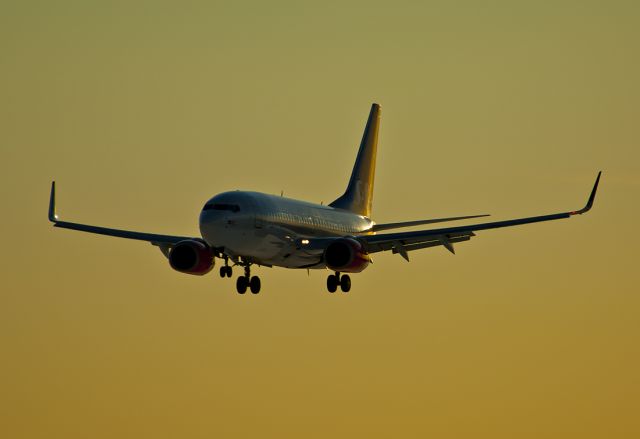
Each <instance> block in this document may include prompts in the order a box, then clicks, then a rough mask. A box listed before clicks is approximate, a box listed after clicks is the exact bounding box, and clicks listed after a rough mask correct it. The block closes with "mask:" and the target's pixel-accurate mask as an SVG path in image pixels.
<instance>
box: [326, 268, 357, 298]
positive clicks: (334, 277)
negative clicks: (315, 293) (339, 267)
mask: <svg viewBox="0 0 640 439" xmlns="http://www.w3.org/2000/svg"><path fill="white" fill-rule="evenodd" d="M338 285H339V286H340V289H341V290H342V292H343V293H348V292H349V290H351V278H350V277H349V275H348V274H343V275H342V276H341V275H340V273H339V272H337V271H336V274H330V275H329V277H327V290H329V292H330V293H335V292H336V291H337V289H338Z"/></svg>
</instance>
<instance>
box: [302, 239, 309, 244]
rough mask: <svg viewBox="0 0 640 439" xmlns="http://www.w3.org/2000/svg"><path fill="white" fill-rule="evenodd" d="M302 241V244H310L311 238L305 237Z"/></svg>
mask: <svg viewBox="0 0 640 439" xmlns="http://www.w3.org/2000/svg"><path fill="white" fill-rule="evenodd" d="M300 242H302V245H307V244H309V240H308V239H303V240H302V241H300Z"/></svg>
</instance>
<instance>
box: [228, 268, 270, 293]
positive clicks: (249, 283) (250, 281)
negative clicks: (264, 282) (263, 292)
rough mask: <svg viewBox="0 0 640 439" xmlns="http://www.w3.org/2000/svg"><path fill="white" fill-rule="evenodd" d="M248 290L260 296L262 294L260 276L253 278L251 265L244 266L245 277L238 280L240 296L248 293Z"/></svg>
mask: <svg viewBox="0 0 640 439" xmlns="http://www.w3.org/2000/svg"><path fill="white" fill-rule="evenodd" d="M229 268H231V267H229ZM221 270H222V269H221ZM247 288H249V289H250V290H251V292H252V293H253V294H258V293H259V292H260V278H259V277H258V276H251V265H250V264H247V265H245V266H244V276H240V277H238V280H237V281H236V290H237V291H238V294H244V293H246V292H247Z"/></svg>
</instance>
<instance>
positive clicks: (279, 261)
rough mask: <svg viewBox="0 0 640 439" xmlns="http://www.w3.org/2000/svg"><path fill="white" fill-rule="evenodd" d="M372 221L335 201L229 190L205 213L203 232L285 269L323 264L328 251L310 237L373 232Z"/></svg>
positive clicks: (227, 248) (212, 241) (219, 244)
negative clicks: (325, 202)
mask: <svg viewBox="0 0 640 439" xmlns="http://www.w3.org/2000/svg"><path fill="white" fill-rule="evenodd" d="M373 224H374V223H373V221H371V220H370V219H369V218H366V217H364V216H361V215H357V214H354V213H352V212H348V211H345V210H342V209H335V208H333V207H330V206H323V205H320V204H313V203H307V202H304V201H299V200H293V199H291V198H285V197H279V196H276V195H269V194H263V193H259V192H244V191H235V192H224V193H222V194H219V195H216V196H215V197H213V198H211V199H210V200H209V201H207V203H206V204H205V206H204V208H203V209H202V212H201V213H200V233H201V234H202V237H203V239H204V240H205V241H206V242H207V243H208V244H209V245H210V246H212V247H214V248H224V252H225V254H227V255H229V256H231V257H232V258H239V257H240V255H242V257H243V258H244V259H249V260H250V261H251V262H254V263H256V264H259V265H273V266H280V267H286V268H324V263H323V261H322V253H323V250H322V249H321V248H314V247H313V246H305V245H304V243H306V242H308V241H307V239H308V238H317V237H320V238H333V237H336V236H354V235H362V234H366V233H368V232H369V231H370V230H371V228H372V226H373Z"/></svg>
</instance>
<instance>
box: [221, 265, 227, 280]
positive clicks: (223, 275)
mask: <svg viewBox="0 0 640 439" xmlns="http://www.w3.org/2000/svg"><path fill="white" fill-rule="evenodd" d="M226 275H227V267H225V266H224V265H223V266H222V267H220V277H225V276H226Z"/></svg>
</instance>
